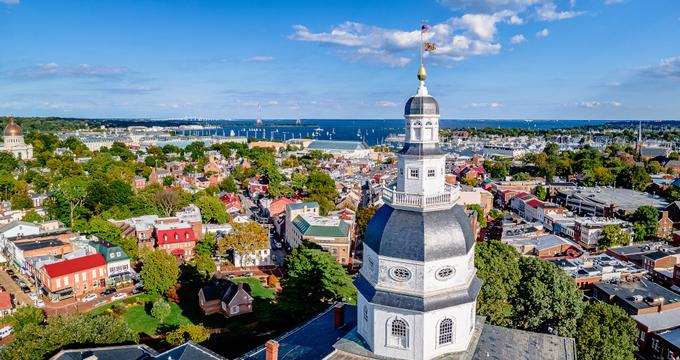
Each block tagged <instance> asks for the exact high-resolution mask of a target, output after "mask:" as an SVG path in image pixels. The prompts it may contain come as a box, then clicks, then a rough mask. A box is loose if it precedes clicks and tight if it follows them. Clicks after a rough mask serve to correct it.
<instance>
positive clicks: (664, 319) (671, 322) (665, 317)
mask: <svg viewBox="0 0 680 360" xmlns="http://www.w3.org/2000/svg"><path fill="white" fill-rule="evenodd" d="M632 317H633V320H635V321H637V322H638V323H639V324H640V325H643V326H645V327H646V328H647V329H648V331H653V332H656V331H662V330H667V329H673V328H676V327H679V326H680V308H673V309H669V310H664V311H660V312H657V311H655V312H651V313H646V314H640V315H633V316H632Z"/></svg>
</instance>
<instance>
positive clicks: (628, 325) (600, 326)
mask: <svg viewBox="0 0 680 360" xmlns="http://www.w3.org/2000/svg"><path fill="white" fill-rule="evenodd" d="M636 335H637V325H636V324H635V320H633V319H632V318H631V317H630V316H628V314H627V313H626V312H625V311H624V310H623V309H622V308H620V307H618V306H615V305H609V304H604V303H600V302H596V303H592V304H590V305H588V307H587V308H586V309H585V311H584V312H583V315H582V316H581V318H580V319H578V332H576V334H575V336H576V346H577V348H578V358H579V359H580V360H633V359H634V358H635V356H634V352H635V350H637V346H636V345H635V341H636Z"/></svg>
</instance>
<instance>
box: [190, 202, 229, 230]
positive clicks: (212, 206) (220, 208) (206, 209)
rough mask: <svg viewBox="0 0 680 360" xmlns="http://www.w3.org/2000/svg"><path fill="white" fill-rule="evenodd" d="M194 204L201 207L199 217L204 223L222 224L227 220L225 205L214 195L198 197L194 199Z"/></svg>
mask: <svg viewBox="0 0 680 360" xmlns="http://www.w3.org/2000/svg"><path fill="white" fill-rule="evenodd" d="M196 206H198V208H199V209H201V217H202V218H203V222H205V223H217V224H224V223H226V222H227V220H229V216H228V215H227V207H226V205H224V203H223V202H222V200H220V199H218V198H216V197H214V196H208V195H204V196H201V197H199V198H198V199H197V200H196Z"/></svg>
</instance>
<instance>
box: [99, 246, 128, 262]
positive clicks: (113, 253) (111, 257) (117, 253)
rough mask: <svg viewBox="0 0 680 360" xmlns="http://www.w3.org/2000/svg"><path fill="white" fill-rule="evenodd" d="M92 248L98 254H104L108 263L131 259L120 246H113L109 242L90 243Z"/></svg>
mask: <svg viewBox="0 0 680 360" xmlns="http://www.w3.org/2000/svg"><path fill="white" fill-rule="evenodd" d="M90 246H92V247H93V248H94V249H95V250H96V251H97V252H98V253H100V254H102V256H104V259H105V260H106V262H107V263H110V262H114V261H122V260H127V259H129V258H130V257H129V256H128V255H127V254H126V253H125V251H123V249H122V248H121V247H120V246H118V245H115V244H112V243H110V242H108V241H93V242H91V243H90Z"/></svg>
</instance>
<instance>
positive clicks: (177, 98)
mask: <svg viewBox="0 0 680 360" xmlns="http://www.w3.org/2000/svg"><path fill="white" fill-rule="evenodd" d="M422 19H427V21H428V24H430V25H431V26H432V29H431V30H430V31H429V32H428V33H426V34H425V36H426V37H427V39H428V40H429V41H431V42H434V43H436V44H437V47H438V49H437V51H435V52H434V53H431V54H429V56H427V58H426V60H425V61H426V66H427V69H428V74H429V78H428V82H427V83H428V88H429V90H430V93H431V94H432V95H434V96H435V97H437V99H438V100H439V102H440V105H441V113H442V117H444V118H472V119H477V118H500V119H511V118H519V119H523V118H534V119H678V118H680V1H677V0H571V1H570V0H564V1H562V0H421V1H400V0H390V1H387V0H382V1H379V0H375V1H371V0H357V1H354V0H343V1H330V0H329V1H275V0H272V1H257V0H256V1H238V2H237V1H227V0H223V1H145V0H136V1H125V0H118V1H106V0H97V1H75V0H74V1H37V0H33V1H32V0H0V53H1V54H2V56H0V114H8V113H15V114H16V115H40V116H46V115H54V116H73V117H183V116H198V117H211V118H234V119H236V118H253V117H255V116H256V114H257V104H258V103H260V104H261V107H262V113H263V117H264V118H293V117H295V116H297V115H298V114H299V115H300V116H301V117H303V118H400V117H401V115H402V111H403V108H402V105H403V103H404V101H405V100H406V99H407V98H408V97H409V96H410V95H412V94H413V93H414V92H415V90H416V87H417V80H416V77H415V74H416V71H417V66H418V52H419V51H418V50H419V46H420V43H419V41H420V32H419V30H418V29H419V27H420V21H421V20H422Z"/></svg>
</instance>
